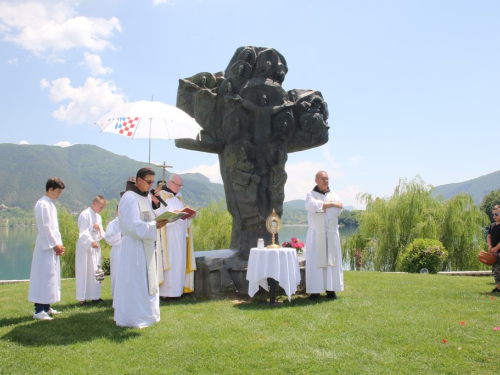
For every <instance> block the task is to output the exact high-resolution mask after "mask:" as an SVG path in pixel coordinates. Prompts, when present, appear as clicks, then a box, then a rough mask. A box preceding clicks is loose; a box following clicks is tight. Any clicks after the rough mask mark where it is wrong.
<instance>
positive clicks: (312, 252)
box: [305, 171, 344, 299]
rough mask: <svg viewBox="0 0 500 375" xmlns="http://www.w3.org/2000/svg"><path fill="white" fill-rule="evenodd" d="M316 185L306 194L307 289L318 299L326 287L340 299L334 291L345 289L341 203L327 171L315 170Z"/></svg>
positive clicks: (333, 295)
mask: <svg viewBox="0 0 500 375" xmlns="http://www.w3.org/2000/svg"><path fill="white" fill-rule="evenodd" d="M315 181H316V186H315V187H314V189H313V190H312V191H311V192H310V193H308V194H307V198H306V203H305V206H306V210H307V212H308V214H307V220H308V223H309V229H308V230H307V240H306V292H307V293H310V298H311V299H317V298H319V296H320V293H323V292H324V291H325V290H326V297H327V298H332V299H337V298H338V297H337V294H336V293H335V292H340V291H343V290H344V273H343V270H342V250H341V248H340V235H339V230H338V217H339V215H340V213H341V212H342V203H341V202H340V201H339V198H338V196H337V194H335V193H334V192H332V191H330V189H329V187H328V181H329V178H328V174H327V173H326V172H324V171H320V172H318V173H316V180H315Z"/></svg>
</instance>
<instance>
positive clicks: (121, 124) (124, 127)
mask: <svg viewBox="0 0 500 375" xmlns="http://www.w3.org/2000/svg"><path fill="white" fill-rule="evenodd" d="M138 122H139V117H134V118H131V117H120V118H118V119H117V122H116V124H115V130H117V131H118V134H122V135H124V136H126V137H132V136H133V135H134V129H135V126H136V125H137V123H138Z"/></svg>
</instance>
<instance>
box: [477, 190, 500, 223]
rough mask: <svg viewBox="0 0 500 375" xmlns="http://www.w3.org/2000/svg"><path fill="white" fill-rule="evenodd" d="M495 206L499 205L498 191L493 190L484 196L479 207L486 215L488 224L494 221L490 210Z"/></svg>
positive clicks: (499, 195) (499, 196)
mask: <svg viewBox="0 0 500 375" xmlns="http://www.w3.org/2000/svg"><path fill="white" fill-rule="evenodd" d="M497 204H500V189H498V190H493V191H491V192H490V193H489V194H486V195H485V196H484V198H483V201H482V202H481V205H480V206H479V208H480V209H481V211H483V212H484V213H485V214H486V215H488V217H489V219H490V223H492V222H493V221H494V220H493V216H492V215H491V210H492V209H493V206H495V205H497Z"/></svg>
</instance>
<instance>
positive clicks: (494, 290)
mask: <svg viewBox="0 0 500 375" xmlns="http://www.w3.org/2000/svg"><path fill="white" fill-rule="evenodd" d="M491 293H500V289H498V288H495V289H493V290H492V291H491Z"/></svg>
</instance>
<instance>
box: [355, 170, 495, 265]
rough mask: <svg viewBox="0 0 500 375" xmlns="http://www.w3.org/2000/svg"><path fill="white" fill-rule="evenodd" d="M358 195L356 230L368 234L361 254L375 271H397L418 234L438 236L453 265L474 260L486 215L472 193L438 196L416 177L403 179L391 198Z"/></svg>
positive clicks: (423, 236)
mask: <svg viewBox="0 0 500 375" xmlns="http://www.w3.org/2000/svg"><path fill="white" fill-rule="evenodd" d="M360 199H361V200H363V201H364V202H365V203H366V210H365V211H364V212H363V213H362V214H361V217H360V226H359V229H358V231H359V235H360V236H361V237H362V238H364V239H366V246H365V248H364V251H363V253H364V254H363V256H364V257H365V258H366V260H367V263H368V264H372V265H373V268H374V269H375V270H380V271H395V270H396V265H397V263H398V259H399V256H400V254H401V253H402V252H403V251H404V249H405V248H406V246H408V245H409V244H410V243H411V242H412V241H413V240H415V239H417V238H432V239H438V240H440V241H441V242H442V243H443V245H444V246H445V247H446V249H449V251H450V257H449V262H450V263H449V264H448V266H449V267H450V268H452V269H464V268H467V267H471V266H473V265H474V263H473V259H474V256H475V255H476V254H477V252H478V248H479V246H480V244H478V239H481V233H482V232H481V231H482V226H483V225H484V223H485V222H487V217H486V216H485V215H484V214H483V213H482V212H481V211H480V210H479V209H478V208H477V206H476V205H475V204H474V202H473V201H472V198H471V197H470V196H469V195H465V194H464V195H459V196H457V197H455V198H453V199H450V200H449V201H444V199H442V198H437V199H436V198H434V197H433V196H432V194H431V189H430V187H429V186H428V185H426V184H425V182H424V181H423V180H422V179H421V178H420V177H419V176H417V177H415V178H414V179H413V180H412V181H410V182H408V181H407V180H406V179H400V180H399V183H398V185H397V186H396V188H395V189H394V194H393V195H392V196H391V197H389V198H375V199H374V198H373V197H372V196H371V195H369V194H364V195H362V196H361V197H360Z"/></svg>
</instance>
